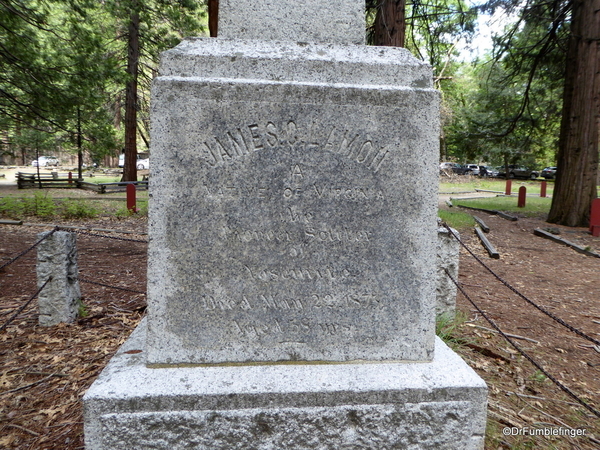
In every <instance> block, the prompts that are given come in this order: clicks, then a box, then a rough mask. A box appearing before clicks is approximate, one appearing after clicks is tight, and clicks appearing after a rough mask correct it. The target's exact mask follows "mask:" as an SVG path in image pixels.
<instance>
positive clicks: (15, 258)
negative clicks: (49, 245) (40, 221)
mask: <svg viewBox="0 0 600 450" xmlns="http://www.w3.org/2000/svg"><path fill="white" fill-rule="evenodd" d="M56 231H58V227H55V228H54V229H53V230H52V231H50V233H48V234H47V235H46V236H44V237H43V238H41V239H40V240H39V241H37V242H36V243H35V244H33V245H32V246H31V247H29V248H28V249H27V250H24V251H22V252H21V253H19V254H18V255H17V256H15V257H14V258H13V259H11V260H10V261H8V262H7V263H4V264H3V265H1V266H0V270H2V269H4V268H5V267H6V266H9V265H11V264H12V263H14V262H15V261H17V260H18V259H19V258H22V257H23V256H25V255H26V254H27V253H29V252H30V251H31V250H33V249H34V248H36V247H37V246H38V245H40V244H41V243H42V242H43V241H45V240H46V239H48V238H49V237H50V236H52V235H53V234H54V233H55V232H56Z"/></svg>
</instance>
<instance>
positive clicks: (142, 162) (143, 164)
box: [119, 153, 150, 170]
mask: <svg viewBox="0 0 600 450" xmlns="http://www.w3.org/2000/svg"><path fill="white" fill-rule="evenodd" d="M123 166H125V153H121V154H120V155H119V167H123ZM135 166H136V167H137V168H138V170H144V169H149V168H150V159H149V158H145V159H140V158H139V157H138V160H137V162H136V163H135Z"/></svg>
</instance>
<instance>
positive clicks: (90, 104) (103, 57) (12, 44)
mask: <svg viewBox="0 0 600 450" xmlns="http://www.w3.org/2000/svg"><path fill="white" fill-rule="evenodd" d="M134 5H137V7H138V8H139V13H140V17H141V19H142V24H141V29H140V39H141V42H142V53H141V58H140V70H141V72H142V73H141V74H140V75H141V76H140V90H139V92H138V104H137V105H136V108H140V111H141V114H140V119H141V120H140V123H139V124H138V126H139V129H140V132H141V133H145V135H146V136H147V125H148V113H147V109H148V103H149V100H148V92H149V82H150V80H151V79H152V78H153V76H154V74H155V72H156V68H157V61H158V55H159V53H160V52H161V51H163V50H165V49H166V48H169V47H172V46H174V45H176V44H177V43H178V42H179V41H180V40H181V38H182V37H183V36H184V35H197V34H201V33H202V29H203V28H202V27H203V26H202V23H201V22H200V21H201V20H202V19H203V16H204V15H205V13H204V8H205V5H204V2H202V1H200V0H182V1H176V2H170V1H165V0H136V1H133V0H127V1H116V0H107V1H102V2H95V1H90V0H84V1H75V0H34V1H27V2H26V1H24V0H15V1H10V2H2V3H1V4H0V42H2V51H0V74H2V76H0V92H2V95H0V126H1V127H2V130H3V132H4V136H3V137H4V138H5V140H6V141H7V142H8V145H7V146H2V149H1V150H2V152H3V153H8V154H11V155H16V154H21V157H22V159H23V161H24V162H25V161H27V160H28V159H32V157H33V156H34V155H35V151H36V150H40V151H42V148H41V146H40V145H39V141H40V139H38V137H36V136H34V134H35V132H37V133H38V134H42V135H45V137H44V139H43V140H44V142H45V145H44V151H47V152H48V153H50V154H53V153H55V151H58V150H59V149H60V150H61V151H65V150H66V151H72V152H76V151H78V150H81V151H82V152H87V153H88V154H89V155H90V156H91V158H92V160H98V159H99V158H101V157H102V156H104V155H106V154H113V153H116V151H115V149H120V148H122V147H123V145H122V143H119V139H122V137H123V136H122V131H120V130H119V128H120V121H121V118H122V117H123V114H122V112H121V108H122V105H123V103H124V102H123V94H122V87H123V85H124V83H125V82H126V81H127V79H128V77H127V74H126V73H125V71H124V70H123V67H124V66H125V64H124V61H126V59H127V52H128V48H127V39H126V36H127V30H128V27H127V25H128V20H129V17H130V14H131V12H132V8H133V6H134ZM146 140H147V138H146Z"/></svg>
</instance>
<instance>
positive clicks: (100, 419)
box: [84, 321, 487, 450]
mask: <svg viewBox="0 0 600 450" xmlns="http://www.w3.org/2000/svg"><path fill="white" fill-rule="evenodd" d="M145 336H146V323H145V321H144V322H142V324H141V325H140V326H139V327H138V328H137V329H136V330H135V331H134V333H133V334H132V336H131V337H130V339H129V340H128V341H127V342H126V343H125V344H124V345H123V346H122V348H121V349H120V350H119V352H118V353H117V354H116V355H115V357H114V358H113V359H112V360H111V362H110V363H109V365H108V366H107V367H106V369H105V370H104V371H103V372H102V374H101V375H100V377H99V378H98V380H97V381H96V382H95V383H94V385H93V386H92V387H91V388H90V390H89V391H88V392H87V394H86V395H85V397H84V402H85V437H86V449H88V450H108V449H118V448H127V449H149V448H152V449H168V450H176V449H180V448H181V449H183V448H186V449H190V448H193V449H227V450H231V449H250V448H253V449H278V450H279V449H295V450H297V449H311V448H318V449H336V450H338V449H344V448H348V449H350V448H351V449H379V450H381V449H392V448H418V449H436V450H439V449H480V448H483V440H484V432H485V417H486V395H487V388H486V385H485V383H484V382H483V380H482V379H481V378H479V376H477V374H476V373H475V372H474V371H473V370H472V369H471V368H470V367H468V366H467V365H466V364H465V362H464V361H463V360H462V359H461V358H460V357H458V356H457V355H456V354H455V353H454V352H452V351H451V350H450V349H449V348H448V347H447V346H446V345H445V344H444V343H443V342H442V341H441V340H439V339H436V346H435V357H434V359H433V361H432V362H429V363H395V362H385V363H372V362H356V363H344V364H339V363H338V364H295V363H287V364H270V365H266V364H264V365H263V364H261V365H258V364H257V365H242V364H227V365H221V366H206V367H180V368H172V367H170V368H148V367H146V365H145V355H144V351H140V350H143V349H145V348H146V344H145Z"/></svg>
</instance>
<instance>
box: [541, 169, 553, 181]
mask: <svg viewBox="0 0 600 450" xmlns="http://www.w3.org/2000/svg"><path fill="white" fill-rule="evenodd" d="M542 177H544V178H545V179H546V180H554V179H555V178H556V167H546V168H545V169H544V170H542Z"/></svg>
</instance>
